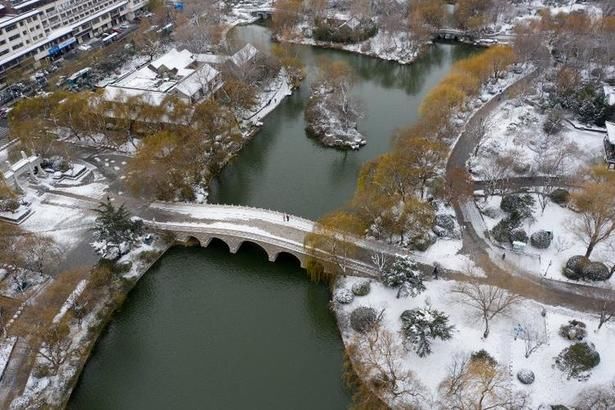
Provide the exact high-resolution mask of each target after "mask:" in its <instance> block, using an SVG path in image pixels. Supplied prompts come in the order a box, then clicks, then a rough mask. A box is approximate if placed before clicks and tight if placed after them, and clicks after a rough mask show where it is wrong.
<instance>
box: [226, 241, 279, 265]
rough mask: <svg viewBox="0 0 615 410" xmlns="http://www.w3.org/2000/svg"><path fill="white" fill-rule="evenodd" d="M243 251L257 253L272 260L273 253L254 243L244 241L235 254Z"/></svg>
mask: <svg viewBox="0 0 615 410" xmlns="http://www.w3.org/2000/svg"><path fill="white" fill-rule="evenodd" d="M241 250H244V251H246V250H251V251H254V252H256V253H259V254H261V255H262V256H264V257H265V258H267V260H271V253H270V252H269V251H268V250H267V249H266V247H265V246H263V245H261V244H259V243H256V242H254V241H249V240H242V241H241V242H240V243H239V246H238V247H237V250H236V251H235V252H233V253H236V252H239V251H241Z"/></svg>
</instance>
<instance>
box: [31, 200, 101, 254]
mask: <svg viewBox="0 0 615 410" xmlns="http://www.w3.org/2000/svg"><path fill="white" fill-rule="evenodd" d="M93 207H94V204H93V203H84V202H82V201H79V200H77V199H73V198H69V197H66V196H61V195H55V194H44V195H43V196H42V197H34V198H33V201H32V210H33V212H32V214H31V216H30V217H29V218H28V219H26V221H25V222H24V223H23V224H22V225H21V227H22V228H23V229H25V230H27V231H30V232H36V233H39V234H43V235H48V236H51V237H52V238H53V239H54V240H55V241H56V242H57V243H58V244H59V245H60V246H61V247H62V248H64V249H69V248H72V247H73V246H75V245H76V244H77V243H79V242H80V241H81V240H82V239H83V236H84V235H85V234H86V232H87V230H88V229H89V228H91V227H92V226H93V222H94V219H95V215H94V212H92V211H91V209H92V208H93Z"/></svg>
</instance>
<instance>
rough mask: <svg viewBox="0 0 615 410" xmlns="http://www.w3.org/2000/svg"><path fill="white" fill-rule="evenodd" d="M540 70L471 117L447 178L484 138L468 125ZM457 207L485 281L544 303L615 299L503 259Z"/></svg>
mask: <svg viewBox="0 0 615 410" xmlns="http://www.w3.org/2000/svg"><path fill="white" fill-rule="evenodd" d="M538 74H539V73H538V71H534V72H532V73H530V74H528V75H527V76H525V77H523V78H522V79H520V80H518V81H517V82H516V83H514V84H512V85H511V86H510V87H508V88H507V89H506V90H505V91H504V92H503V93H502V95H503V97H504V98H494V99H492V100H491V101H489V102H487V103H486V104H485V105H483V107H481V108H480V109H479V110H478V111H477V112H476V113H475V114H474V115H473V116H472V117H471V118H470V119H469V121H468V123H467V125H466V126H465V128H464V131H462V134H461V136H460V138H459V139H458V141H457V144H456V145H455V147H453V150H452V152H451V155H450V157H449V160H448V163H447V165H446V175H447V178H451V176H452V173H453V172H454V171H455V170H457V169H465V168H466V162H467V160H468V159H469V158H470V156H471V155H472V153H473V152H474V149H475V148H476V146H477V145H478V144H479V143H480V138H479V137H477V136H476V135H475V133H468V132H465V129H471V127H473V126H475V125H477V124H478V123H479V122H480V121H483V120H484V119H485V118H487V116H488V115H489V114H491V113H492V112H493V111H494V110H495V109H496V108H498V107H499V106H500V105H501V104H503V103H505V102H506V100H507V99H510V98H513V97H514V96H515V93H514V92H511V91H514V89H515V88H516V87H525V86H529V85H530V84H531V82H532V81H533V80H534V79H535V78H536V77H537V76H538ZM501 182H502V183H506V184H508V185H507V186H508V187H513V188H532V187H537V186H544V185H545V183H553V182H558V185H564V186H572V185H574V181H573V180H572V179H565V178H557V179H556V181H554V178H551V177H519V178H508V179H506V180H502V181H501ZM487 184H493V181H476V182H475V187H476V188H477V189H481V188H484V187H485V186H486V185H487ZM453 207H454V209H455V213H456V215H457V220H458V221H459V225H460V226H461V227H462V228H463V233H464V234H463V248H462V250H461V252H462V253H464V254H466V255H468V256H469V257H470V258H471V259H472V260H473V261H474V262H475V263H476V264H477V265H478V266H480V267H481V268H482V269H483V270H484V271H485V272H486V274H487V278H485V279H481V280H480V281H481V282H484V283H487V284H491V285H495V286H498V287H502V288H505V289H508V290H510V291H513V292H515V293H518V294H519V295H521V296H523V297H527V298H531V299H534V300H536V301H539V302H541V303H545V304H549V305H561V306H567V307H570V308H574V309H581V310H594V311H595V310H596V309H598V305H599V300H601V299H602V300H604V299H607V300H613V299H615V292H614V291H612V290H610V289H601V288H596V287H591V286H584V285H582V284H572V283H566V282H558V281H552V280H546V279H543V278H542V277H538V276H536V275H535V274H531V273H529V272H525V271H524V270H522V269H519V268H518V267H516V266H514V265H513V264H511V263H510V262H509V261H505V260H502V259H501V254H502V252H501V251H498V250H495V249H494V248H493V246H492V245H491V243H489V242H488V241H487V240H485V238H484V237H483V236H482V235H480V234H479V233H477V231H476V226H475V225H474V223H473V220H472V219H473V218H471V217H470V216H469V214H468V211H467V209H464V208H467V207H464V203H462V202H460V201H459V200H455V201H453ZM450 276H451V277H454V278H455V279H457V280H467V278H465V279H464V277H463V275H460V274H459V273H450Z"/></svg>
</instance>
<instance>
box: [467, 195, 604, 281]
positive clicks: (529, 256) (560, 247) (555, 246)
mask: <svg viewBox="0 0 615 410" xmlns="http://www.w3.org/2000/svg"><path fill="white" fill-rule="evenodd" d="M532 196H533V197H534V198H535V199H536V204H535V205H534V207H533V216H532V217H531V218H527V219H525V220H524V221H523V223H522V224H521V228H523V229H524V230H525V232H526V233H527V234H528V236H531V235H532V233H534V232H537V231H540V230H545V231H551V232H553V241H552V242H551V245H550V246H549V247H548V248H547V249H538V248H535V247H533V246H532V245H531V244H529V243H528V245H527V246H526V247H525V249H524V250H523V251H522V252H518V253H517V255H516V256H517V257H516V258H515V262H517V261H518V262H519V263H520V265H521V266H520V267H521V268H523V269H524V270H527V271H528V272H531V273H534V274H536V275H541V276H544V274H545V272H546V276H545V277H546V278H548V279H554V280H561V281H566V282H572V283H579V282H576V281H571V280H569V279H567V278H566V277H565V276H564V275H563V274H562V268H563V267H564V266H565V265H566V262H567V261H568V259H569V258H570V257H571V256H574V255H584V254H585V250H586V249H587V246H586V245H585V243H584V242H583V241H581V240H580V239H579V238H578V237H577V236H576V235H575V233H574V231H573V229H572V223H573V221H574V220H575V219H576V218H577V214H576V213H575V212H573V211H572V210H571V209H569V208H565V207H562V206H560V205H557V204H554V203H553V202H551V201H549V202H548V203H547V206H546V208H545V211H544V213H543V212H542V211H541V209H540V206H539V204H538V200H537V195H535V194H534V195H532ZM501 198H502V197H501V196H499V195H492V196H490V197H489V198H488V199H487V201H486V202H485V201H483V200H482V199H477V200H476V203H477V206H478V207H479V209H482V212H483V219H484V221H485V224H486V226H487V228H488V229H489V230H491V229H492V228H493V227H494V226H495V225H496V224H497V223H498V222H499V221H500V220H501V219H502V218H504V217H505V216H506V215H507V214H506V212H504V211H503V210H501V209H500V201H501ZM498 245H503V244H498ZM505 246H508V248H510V246H509V245H505ZM511 251H512V250H511ZM508 259H511V258H508ZM590 259H591V260H592V261H596V262H603V263H605V264H606V265H607V266H608V267H609V268H610V267H611V265H612V264H613V263H614V262H615V253H614V251H613V243H607V242H604V243H600V244H598V245H597V246H596V248H595V249H594V251H593V253H592V255H591V258H590ZM581 283H583V284H586V285H592V286H605V287H611V286H613V283H615V278H614V277H611V279H610V280H608V281H606V282H602V283H601V282H581Z"/></svg>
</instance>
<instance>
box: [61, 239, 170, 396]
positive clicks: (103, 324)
mask: <svg viewBox="0 0 615 410" xmlns="http://www.w3.org/2000/svg"><path fill="white" fill-rule="evenodd" d="M177 245H178V244H176V243H173V244H170V245H165V247H164V248H163V249H162V250H161V251H160V252H159V254H158V255H157V256H156V258H155V259H154V260H153V261H152V262H149V263H147V264H144V265H142V266H139V267H138V268H137V270H136V274H135V275H134V276H131V277H130V279H129V282H128V283H129V285H128V286H127V287H126V288H125V289H123V288H120V290H119V291H118V292H112V293H110V294H109V295H108V299H107V300H104V301H99V302H102V306H101V309H100V310H99V311H98V312H96V315H97V316H98V315H101V313H102V316H103V317H102V319H100V321H99V322H98V323H96V324H95V327H96V332H95V334H94V335H92V336H91V337H90V338H88V340H87V341H86V346H85V348H84V347H83V346H79V347H77V349H78V348H80V347H81V348H84V350H83V353H81V354H80V357H79V364H78V365H77V366H76V369H77V371H76V372H75V373H74V374H73V375H72V376H70V378H69V380H68V382H67V384H66V385H65V386H66V388H65V392H64V393H63V396H64V398H63V400H62V401H61V405H60V408H66V407H67V405H68V402H69V401H70V398H71V396H72V394H73V391H74V390H75V387H77V384H78V383H79V380H80V379H81V375H82V373H83V370H84V369H85V366H86V364H87V362H88V361H89V360H90V358H91V356H92V352H93V351H94V348H95V347H96V344H97V343H98V341H99V339H100V337H101V335H102V334H103V332H104V331H105V330H106V329H107V328H108V327H109V325H110V324H111V321H112V320H113V317H114V315H115V313H116V312H117V311H119V310H120V309H121V308H122V306H124V303H125V301H126V299H127V298H128V295H130V293H131V292H132V291H133V289H134V288H135V287H136V286H137V284H138V283H139V281H140V280H141V278H142V277H143V276H145V274H146V273H148V272H149V271H150V269H152V268H153V267H154V265H156V264H157V263H158V262H159V261H160V259H162V257H163V256H164V255H165V254H166V253H167V252H168V250H169V249H171V248H172V247H173V246H177ZM118 300H119V301H120V303H117V301H118Z"/></svg>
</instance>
